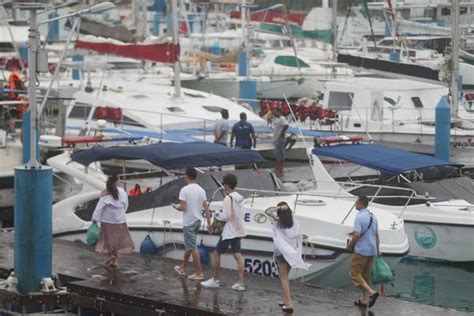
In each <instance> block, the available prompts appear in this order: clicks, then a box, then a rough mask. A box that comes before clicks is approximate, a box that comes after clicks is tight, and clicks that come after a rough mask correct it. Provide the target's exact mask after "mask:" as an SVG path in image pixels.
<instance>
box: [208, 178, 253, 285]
mask: <svg viewBox="0 0 474 316" xmlns="http://www.w3.org/2000/svg"><path fill="white" fill-rule="evenodd" d="M222 184H223V185H224V189H225V191H226V192H227V196H226V197H225V198H224V201H223V202H222V212H217V213H216V215H215V217H216V218H217V219H218V220H219V221H222V222H224V223H225V224H224V228H223V230H222V234H221V237H220V238H219V242H218V243H217V245H216V249H215V250H214V252H213V261H212V263H213V274H212V278H210V279H209V280H207V281H205V282H202V283H201V284H202V286H204V287H208V288H218V287H220V284H219V269H220V264H221V255H222V254H224V253H226V252H227V250H228V249H229V247H230V252H231V253H232V254H233V256H234V259H235V262H236V263H237V271H238V275H239V279H238V281H237V282H236V283H235V284H234V285H232V289H233V290H236V291H245V285H244V260H243V258H242V254H241V249H240V247H241V238H242V237H245V236H246V235H247V233H246V231H245V226H244V217H245V208H244V198H243V196H242V195H240V194H239V193H238V192H237V191H236V190H235V188H236V186H237V177H236V176H235V175H234V174H231V173H229V174H226V175H225V176H224V178H223V180H222Z"/></svg>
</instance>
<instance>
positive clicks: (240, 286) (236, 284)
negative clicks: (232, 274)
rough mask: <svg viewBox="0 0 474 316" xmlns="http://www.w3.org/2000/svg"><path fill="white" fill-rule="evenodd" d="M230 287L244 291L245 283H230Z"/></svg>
mask: <svg viewBox="0 0 474 316" xmlns="http://www.w3.org/2000/svg"><path fill="white" fill-rule="evenodd" d="M232 289H233V290H236V291H245V285H244V284H242V283H235V284H234V285H232Z"/></svg>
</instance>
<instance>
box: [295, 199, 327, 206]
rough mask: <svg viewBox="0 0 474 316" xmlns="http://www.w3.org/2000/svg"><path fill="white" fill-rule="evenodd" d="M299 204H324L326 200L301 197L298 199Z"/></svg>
mask: <svg viewBox="0 0 474 316" xmlns="http://www.w3.org/2000/svg"><path fill="white" fill-rule="evenodd" d="M296 204H298V205H307V206H324V205H326V202H324V201H323V200H316V199H299V200H298V201H296Z"/></svg>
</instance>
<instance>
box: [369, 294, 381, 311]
mask: <svg viewBox="0 0 474 316" xmlns="http://www.w3.org/2000/svg"><path fill="white" fill-rule="evenodd" d="M379 296H380V294H379V293H378V292H375V293H374V294H372V295H371V296H370V297H369V307H372V306H374V305H375V302H376V301H377V299H378V298H379Z"/></svg>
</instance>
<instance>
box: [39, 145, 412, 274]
mask: <svg viewBox="0 0 474 316" xmlns="http://www.w3.org/2000/svg"><path fill="white" fill-rule="evenodd" d="M109 159H121V160H122V159H132V160H135V159H141V160H147V161H149V162H150V163H152V164H154V165H155V166H158V167H160V168H163V169H166V170H167V174H168V175H172V174H174V173H173V170H177V169H183V168H185V167H198V168H200V170H201V171H203V172H202V173H199V175H198V179H197V181H198V183H199V184H200V185H201V186H203V188H204V189H205V190H206V192H207V196H208V199H209V200H210V201H211V204H210V208H211V210H212V212H217V211H219V210H220V209H221V206H222V199H223V197H224V195H223V192H222V184H221V181H222V177H223V176H224V175H225V174H226V172H229V171H212V169H211V170H209V171H205V170H206V169H208V168H209V167H211V166H223V165H234V164H237V165H239V164H247V165H248V164H252V163H259V162H262V160H263V159H262V157H261V156H260V155H259V154H258V153H257V152H256V151H251V150H235V149H229V148H226V147H223V146H219V145H215V144H209V143H183V144H176V143H160V144H155V145H148V146H142V147H140V148H138V147H137V146H133V145H131V146H124V147H94V148H91V149H88V150H83V151H77V152H73V153H71V152H65V153H64V154H62V155H59V156H56V157H53V158H50V159H49V160H48V164H49V165H51V166H52V167H53V168H55V169H57V170H60V171H62V172H65V173H67V174H70V175H73V176H74V177H75V178H76V179H77V181H79V182H81V183H82V185H83V187H82V188H83V189H82V191H81V192H80V193H78V194H76V195H74V196H72V197H70V198H67V199H64V200H62V201H60V202H58V203H56V204H55V205H54V206H53V233H54V236H55V237H57V238H63V239H68V240H81V241H84V240H85V232H86V230H87V228H88V227H89V226H90V224H91V222H90V220H91V215H92V212H93V211H94V208H95V204H96V202H97V199H98V198H99V196H100V194H101V191H102V190H103V189H104V188H105V180H106V175H104V174H103V173H102V171H101V169H100V161H103V160H109ZM232 172H235V173H236V175H237V176H238V178H239V188H238V191H239V192H241V193H242V194H243V195H244V197H245V198H246V200H245V207H246V211H245V212H246V214H245V222H246V225H247V226H246V229H247V232H248V235H247V237H245V238H244V239H243V240H242V254H243V256H244V260H245V268H246V271H247V272H249V273H256V274H261V275H266V276H277V270H276V266H275V264H274V262H273V257H272V255H273V242H272V238H271V229H270V220H269V218H267V216H266V215H265V210H266V209H267V208H268V207H271V206H275V205H276V204H277V203H278V202H280V201H287V202H288V204H289V205H290V206H291V208H292V209H293V211H294V214H295V216H296V218H297V219H298V220H299V221H300V222H301V223H302V228H301V230H302V231H301V232H302V233H303V234H304V257H305V260H306V261H307V262H308V263H310V264H311V268H310V270H309V271H292V273H291V275H290V277H291V278H301V277H309V276H317V275H318V274H329V273H334V275H341V273H342V270H343V269H346V268H347V267H346V264H348V260H349V258H350V254H349V253H347V252H346V251H345V247H346V239H347V234H348V233H349V232H350V231H351V230H352V224H353V221H354V217H355V211H353V203H354V198H352V197H349V198H342V197H340V198H336V197H328V196H327V195H313V194H299V193H287V192H284V186H283V185H282V184H281V182H279V180H278V179H276V178H275V177H274V176H273V175H272V174H271V173H268V172H265V171H258V172H256V171H254V170H251V169H247V170H245V169H243V170H242V169H239V170H234V171H232ZM121 179H122V180H123V181H124V182H125V183H127V184H130V185H132V186H133V185H134V184H135V183H142V182H141V181H145V182H143V183H142V187H143V188H145V187H149V188H151V189H152V190H151V192H148V193H143V194H140V195H138V196H134V197H130V198H129V205H130V206H129V209H128V211H127V223H128V226H129V229H130V231H131V234H132V238H133V240H134V242H135V246H136V250H137V251H138V250H139V249H140V244H141V242H142V241H143V240H144V239H145V238H146V237H147V236H150V237H151V239H152V240H153V241H154V243H155V244H156V246H157V251H156V253H157V254H159V255H162V256H166V257H169V258H176V259H180V258H181V257H182V254H183V237H182V214H181V213H178V212H176V211H175V210H174V209H173V208H172V207H171V206H170V203H172V202H176V201H177V198H178V192H179V190H180V188H181V187H182V186H183V185H184V179H183V178H182V177H177V178H174V179H173V178H172V179H168V180H167V179H166V178H163V179H161V180H160V178H148V179H147V178H144V179H140V178H137V177H133V178H130V179H129V180H128V179H126V175H123V176H121ZM333 193H334V192H333ZM373 211H374V213H375V214H376V215H377V218H378V220H379V230H380V234H381V240H382V243H381V250H382V252H383V253H384V255H385V256H386V257H387V258H388V259H389V260H398V259H399V258H400V257H401V256H404V255H405V254H406V253H407V252H408V240H407V236H406V235H405V231H404V224H403V220H402V219H400V218H397V217H396V216H394V215H392V214H390V213H388V212H386V211H385V210H383V209H382V208H378V207H377V208H374V209H373ZM205 231H206V227H205V225H203V227H202V228H201V233H200V235H199V240H200V248H202V249H201V251H204V252H205V253H207V254H209V253H210V252H211V251H212V249H213V248H214V247H215V245H216V243H217V239H218V236H215V235H208V234H207V233H206V232H205ZM203 255H204V254H203ZM221 264H222V266H223V267H226V268H230V269H235V264H234V263H233V259H232V256H231V255H227V254H226V255H224V256H223V258H222V261H221Z"/></svg>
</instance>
